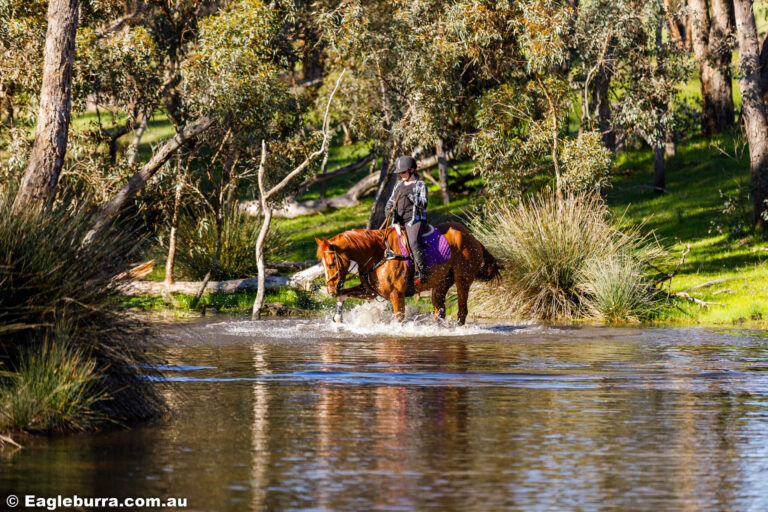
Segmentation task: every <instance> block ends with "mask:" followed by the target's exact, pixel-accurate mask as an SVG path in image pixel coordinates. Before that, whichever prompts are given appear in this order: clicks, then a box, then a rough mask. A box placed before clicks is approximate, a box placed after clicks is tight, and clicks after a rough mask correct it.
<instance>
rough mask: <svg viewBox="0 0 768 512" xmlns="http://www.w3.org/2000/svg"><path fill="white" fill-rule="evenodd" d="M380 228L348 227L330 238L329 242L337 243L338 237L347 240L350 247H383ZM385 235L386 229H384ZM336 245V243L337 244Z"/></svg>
mask: <svg viewBox="0 0 768 512" xmlns="http://www.w3.org/2000/svg"><path fill="white" fill-rule="evenodd" d="M380 233H381V232H380V230H378V229H350V230H349V231H345V232H343V233H340V234H338V235H336V236H335V237H333V238H331V240H330V241H331V242H333V243H335V244H337V242H338V239H339V238H343V239H344V240H346V241H347V243H348V244H349V246H350V247H355V248H358V249H369V248H372V247H383V246H384V242H383V241H382V238H381V234H380ZM385 235H386V230H385ZM337 245H338V244H337Z"/></svg>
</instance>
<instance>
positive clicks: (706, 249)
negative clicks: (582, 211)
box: [608, 131, 768, 326]
mask: <svg viewBox="0 0 768 512" xmlns="http://www.w3.org/2000/svg"><path fill="white" fill-rule="evenodd" d="M739 139H740V137H739V135H738V133H736V132H735V131H734V132H730V133H726V134H722V135H720V136H718V137H714V138H712V139H707V138H704V137H694V138H692V139H690V140H686V141H684V142H683V143H682V144H681V145H680V146H679V148H678V152H677V155H676V156H675V157H672V158H670V159H668V161H667V163H666V190H667V191H668V193H666V194H661V195H656V194H654V193H653V191H652V190H650V189H649V188H646V187H645V186H646V185H648V184H650V183H652V174H653V155H652V153H651V152H650V151H649V150H639V151H632V152H627V153H624V154H622V155H620V156H619V159H618V165H617V168H618V172H619V175H618V176H617V177H616V178H615V179H614V182H613V183H614V187H613V189H611V190H610V191H609V193H608V202H609V204H610V206H611V207H612V208H613V209H614V210H615V211H618V212H626V213H625V217H624V222H625V223H627V224H639V223H643V222H644V223H645V225H646V227H647V228H648V229H653V230H654V231H655V232H656V234H657V236H659V238H660V240H661V242H662V243H663V244H664V245H665V246H666V247H667V248H668V250H669V253H670V256H671V258H672V260H673V261H670V262H669V263H668V264H667V266H668V267H669V269H670V270H671V269H672V268H673V267H674V264H676V263H675V262H676V261H679V260H680V258H681V256H682V253H683V251H684V250H685V248H686V247H690V252H689V253H688V254H687V255H686V258H685V263H684V264H683V265H682V266H681V267H680V269H679V271H678V273H677V274H676V275H675V277H674V279H673V280H672V291H673V292H674V291H683V290H686V289H687V288H690V287H692V286H695V285H699V284H702V283H706V282H709V281H713V280H716V279H730V280H729V281H726V282H723V283H719V284H716V285H713V286H711V287H707V288H703V289H699V290H696V291H694V292H692V295H693V296H694V297H696V298H699V299H701V300H704V301H711V302H720V303H723V304H725V306H713V307H711V308H709V309H701V308H699V306H696V305H692V304H688V303H685V304H679V305H680V307H681V308H682V309H683V310H684V311H685V313H683V312H680V311H677V312H674V313H670V314H668V315H666V316H664V317H663V319H664V320H668V321H677V322H692V321H693V322H701V323H716V324H724V323H725V324H733V323H743V322H744V321H745V320H746V321H748V322H750V323H752V324H759V325H761V326H765V325H766V321H765V319H766V315H765V314H763V313H762V307H761V306H760V304H761V303H762V298H763V297H765V296H766V292H768V265H767V264H766V261H767V260H768V251H767V250H765V248H768V243H766V240H765V238H764V237H763V236H762V235H761V234H759V233H758V234H755V233H744V234H742V235H738V236H734V235H733V234H731V233H728V232H727V230H726V231H725V232H720V231H719V230H718V227H721V228H722V227H726V228H727V226H728V225H729V224H733V223H734V222H733V219H734V218H738V217H739V215H737V214H723V213H722V211H723V208H724V201H725V199H724V197H723V196H724V195H725V196H732V197H734V198H738V197H739V190H740V189H741V190H742V192H744V191H745V190H748V187H749V160H748V158H749V156H748V153H747V152H746V150H745V149H744V148H743V145H742V144H741V143H740V142H739ZM718 146H719V147H720V149H717V147H718ZM721 150H722V151H721ZM737 205H738V207H739V208H737V209H741V210H742V211H744V212H745V214H746V215H747V216H749V215H750V214H751V205H750V204H749V202H748V200H747V198H746V196H745V195H744V194H743V193H742V197H741V198H740V199H739V200H737ZM723 290H725V291H723ZM717 292H720V293H717Z"/></svg>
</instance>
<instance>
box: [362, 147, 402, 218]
mask: <svg viewBox="0 0 768 512" xmlns="http://www.w3.org/2000/svg"><path fill="white" fill-rule="evenodd" d="M394 153H395V152H394V143H392V144H391V145H390V146H389V147H387V148H386V149H385V150H384V153H383V154H382V157H381V170H380V171H379V185H378V186H377V187H376V199H375V200H374V201H373V206H372V207H371V213H370V214H369V215H368V222H367V223H366V226H365V227H366V229H378V227H379V226H380V225H381V223H382V222H384V218H385V217H386V215H387V214H386V212H385V211H384V208H385V207H386V205H387V201H388V200H389V196H391V195H392V190H393V189H394V188H395V183H396V181H397V180H395V179H392V175H391V174H389V169H390V167H391V166H392V165H394V162H393V161H392V160H393V158H394Z"/></svg>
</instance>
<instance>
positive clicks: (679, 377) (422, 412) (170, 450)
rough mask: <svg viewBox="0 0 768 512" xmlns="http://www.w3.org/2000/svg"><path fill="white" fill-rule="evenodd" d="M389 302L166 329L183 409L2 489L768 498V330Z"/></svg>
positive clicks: (485, 506)
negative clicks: (546, 320) (402, 319)
mask: <svg viewBox="0 0 768 512" xmlns="http://www.w3.org/2000/svg"><path fill="white" fill-rule="evenodd" d="M386 319H388V317H387V315H386V313H385V312H383V311H382V310H381V309H379V307H378V306H376V305H369V306H365V307H363V308H360V309H358V310H357V311H356V312H354V313H352V314H348V315H347V320H348V321H349V322H350V323H348V324H346V325H344V326H341V327H338V326H336V325H334V324H332V323H331V322H330V321H328V320H327V319H302V320H295V319H294V320H268V321H263V322H258V323H254V322H249V321H244V320H242V319H224V318H217V319H213V320H210V319H209V320H206V321H202V322H194V323H191V324H186V325H181V326H174V327H170V328H168V329H167V330H166V333H165V343H166V348H165V349H164V350H165V357H166V359H167V361H166V364H165V365H163V366H162V367H161V369H162V373H163V375H164V376H165V378H166V379H167V383H166V384H163V387H164V389H165V390H166V393H167V395H168V397H169V400H170V401H171V403H172V404H173V406H174V409H175V410H176V413H175V415H174V416H173V417H171V418H168V419H165V420H162V421H158V422H154V423H152V424H149V425H145V426H142V427H139V428H135V429H133V430H130V431H116V432H107V433H102V434H96V435H93V434H88V435H76V436H68V437H59V438H52V439H48V438H39V439H33V440H31V441H29V442H28V443H27V446H26V447H25V449H23V450H19V451H16V452H13V453H9V452H8V451H7V450H6V452H3V454H2V455H1V456H0V489H2V490H7V491H6V492H5V493H4V494H8V493H10V492H13V493H15V494H17V495H20V496H23V495H24V494H34V495H35V496H42V497H50V496H53V497H55V496H57V495H62V496H71V495H74V494H77V495H79V496H92V497H99V496H101V497H113V496H114V497H119V498H124V497H159V498H163V499H165V498H167V497H181V498H187V500H188V507H187V508H186V509H185V510H201V511H202V510H206V511H207V510H211V511H230V510H232V511H239V510H354V511H357V510H447V511H451V510H456V511H468V510H502V509H507V510H526V511H528V510H653V511H658V510H665V511H667V510H766V509H768V332H763V331H759V332H758V331H753V332H750V331H737V330H710V329H697V328H691V329H677V328H676V329H672V328H643V329H626V328H625V329H610V328H594V327H584V328H553V327H543V326H536V325H509V324H501V323H498V324H496V323H491V324H481V325H470V326H466V327H462V328H457V327H448V328H441V329H435V328H433V327H432V326H431V324H429V323H428V322H426V321H423V320H419V319H418V318H417V319H416V320H415V321H411V322H409V323H406V324H405V325H403V326H400V325H392V324H388V323H374V322H380V321H382V320H386ZM174 389H175V391H174ZM2 501H4V495H0V502H2ZM3 506H4V503H3V505H0V508H2V507H3Z"/></svg>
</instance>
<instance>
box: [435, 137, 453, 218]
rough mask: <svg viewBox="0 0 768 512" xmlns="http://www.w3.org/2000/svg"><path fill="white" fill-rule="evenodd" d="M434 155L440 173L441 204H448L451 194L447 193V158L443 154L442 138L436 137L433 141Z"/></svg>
mask: <svg viewBox="0 0 768 512" xmlns="http://www.w3.org/2000/svg"><path fill="white" fill-rule="evenodd" d="M435 156H436V157H437V168H438V172H439V175H440V195H441V196H442V198H443V204H448V203H450V202H451V196H450V195H449V194H448V159H447V158H446V156H445V147H444V142H443V139H437V142H436V143H435Z"/></svg>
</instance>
